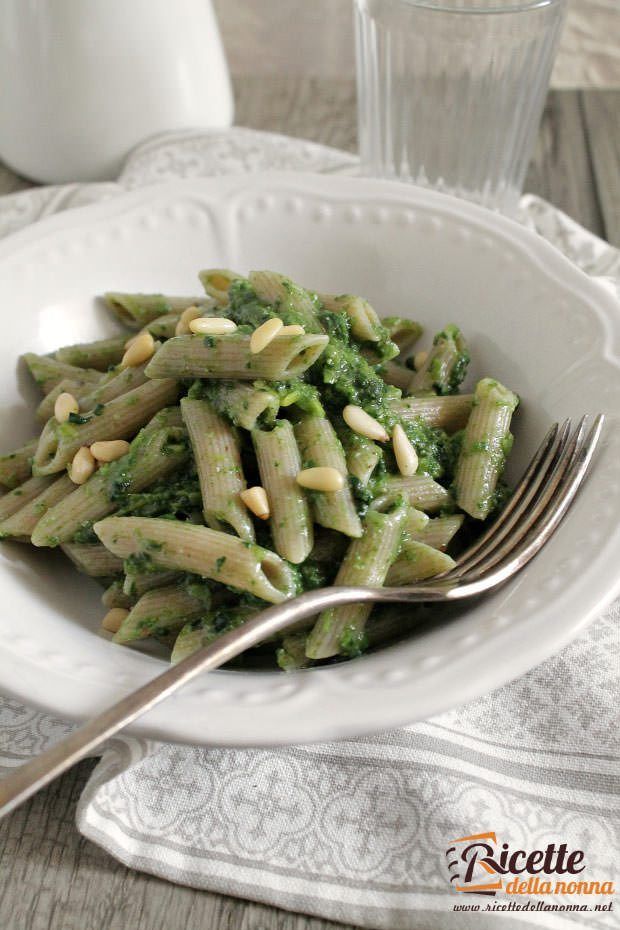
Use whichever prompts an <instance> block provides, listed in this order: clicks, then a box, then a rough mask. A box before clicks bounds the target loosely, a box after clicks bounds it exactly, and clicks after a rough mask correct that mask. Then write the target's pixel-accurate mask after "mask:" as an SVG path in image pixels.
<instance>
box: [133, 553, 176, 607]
mask: <svg viewBox="0 0 620 930" xmlns="http://www.w3.org/2000/svg"><path fill="white" fill-rule="evenodd" d="M123 564H124V568H125V571H126V575H125V577H124V579H123V594H126V595H127V596H128V597H132V598H134V599H138V598H140V597H142V596H143V595H144V594H146V593H147V591H154V590H155V589H156V588H165V587H167V586H168V585H171V584H176V583H177V582H178V581H180V579H181V578H182V572H177V571H172V570H171V571H166V570H164V569H161V570H157V571H155V570H153V569H151V571H146V572H141V571H137V570H136V569H135V567H134V566H133V565H131V563H130V562H128V561H125V562H124V563H123Z"/></svg>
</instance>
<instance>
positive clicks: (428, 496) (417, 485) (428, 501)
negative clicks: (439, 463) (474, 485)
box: [373, 475, 453, 513]
mask: <svg viewBox="0 0 620 930" xmlns="http://www.w3.org/2000/svg"><path fill="white" fill-rule="evenodd" d="M399 497H403V498H404V500H405V501H406V502H407V503H408V504H410V505H411V506H412V507H417V508H418V510H423V511H424V512H425V513H436V512H437V511H438V510H442V509H443V508H444V507H450V506H451V504H452V503H453V501H452V497H451V496H450V492H449V491H448V490H447V488H444V487H443V485H441V484H439V483H438V482H437V481H434V480H433V479H432V478H428V477H427V476H426V475H412V476H411V477H404V476H402V475H389V476H388V477H387V478H386V480H385V486H384V488H383V493H382V494H380V495H379V496H378V497H377V498H376V499H375V501H374V502H373V507H382V506H386V505H387V504H388V503H390V502H394V501H396V500H397V499H398V498H399Z"/></svg>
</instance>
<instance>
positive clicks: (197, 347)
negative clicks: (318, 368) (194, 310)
mask: <svg viewBox="0 0 620 930" xmlns="http://www.w3.org/2000/svg"><path fill="white" fill-rule="evenodd" d="M327 343H328V337H327V336H321V335H312V334H308V335H305V336H276V338H275V339H273V340H272V341H271V342H270V343H269V345H268V346H266V347H265V348H264V349H263V351H262V352H258V353H257V354H256V355H253V354H252V352H251V351H250V337H249V336H247V335H245V334H243V333H231V334H230V335H225V336H199V335H195V336H175V337H174V339H169V340H168V341H167V342H164V344H163V345H162V346H161V348H160V349H159V350H158V352H157V353H156V354H155V355H154V356H153V358H152V359H151V361H150V362H149V365H148V367H147V369H146V373H147V376H148V377H149V378H208V379H211V378H225V379H227V380H230V379H231V378H239V379H240V380H242V381H254V380H255V379H256V378H266V379H267V380H268V381H287V380H288V379H289V378H295V377H296V376H297V375H300V374H302V373H303V372H304V371H306V370H307V369H308V368H309V367H310V366H311V365H312V364H313V363H314V362H315V361H316V360H317V358H318V357H319V356H320V355H321V353H322V352H323V351H324V349H325V347H326V346H327Z"/></svg>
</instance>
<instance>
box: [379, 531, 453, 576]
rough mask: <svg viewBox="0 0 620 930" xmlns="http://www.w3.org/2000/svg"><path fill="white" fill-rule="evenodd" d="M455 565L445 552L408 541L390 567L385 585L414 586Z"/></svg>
mask: <svg viewBox="0 0 620 930" xmlns="http://www.w3.org/2000/svg"><path fill="white" fill-rule="evenodd" d="M455 565H456V562H455V561H454V559H452V558H450V556H449V555H446V553H445V552H440V551H439V550H438V549H432V548H431V547H430V546H427V545H426V544H425V543H422V542H415V541H414V540H410V541H409V542H408V543H407V545H406V547H403V548H402V549H401V552H400V554H399V556H398V559H397V561H396V562H394V563H393V565H392V566H391V567H390V569H389V571H388V573H387V578H386V579H385V583H386V585H387V586H388V587H393V586H395V585H408V584H414V583H415V582H417V581H425V580H426V579H427V578H433V577H434V576H435V575H441V574H442V573H443V572H448V571H450V570H451V569H452V568H454V566H455Z"/></svg>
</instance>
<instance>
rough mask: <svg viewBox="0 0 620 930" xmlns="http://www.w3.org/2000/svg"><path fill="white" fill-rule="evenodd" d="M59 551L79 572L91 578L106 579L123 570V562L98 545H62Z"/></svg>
mask: <svg viewBox="0 0 620 930" xmlns="http://www.w3.org/2000/svg"><path fill="white" fill-rule="evenodd" d="M61 549H62V551H63V552H64V554H65V555H66V556H68V558H70V559H71V561H72V562H73V564H74V565H75V567H76V568H77V570H78V571H79V572H82V574H84V575H90V577H91V578H108V577H110V576H112V575H118V574H120V572H122V570H123V560H122V559H119V558H118V557H117V556H115V555H112V553H111V552H109V551H108V550H107V549H106V547H105V546H102V545H101V544H100V543H87V544H78V543H63V545H62V546H61Z"/></svg>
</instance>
